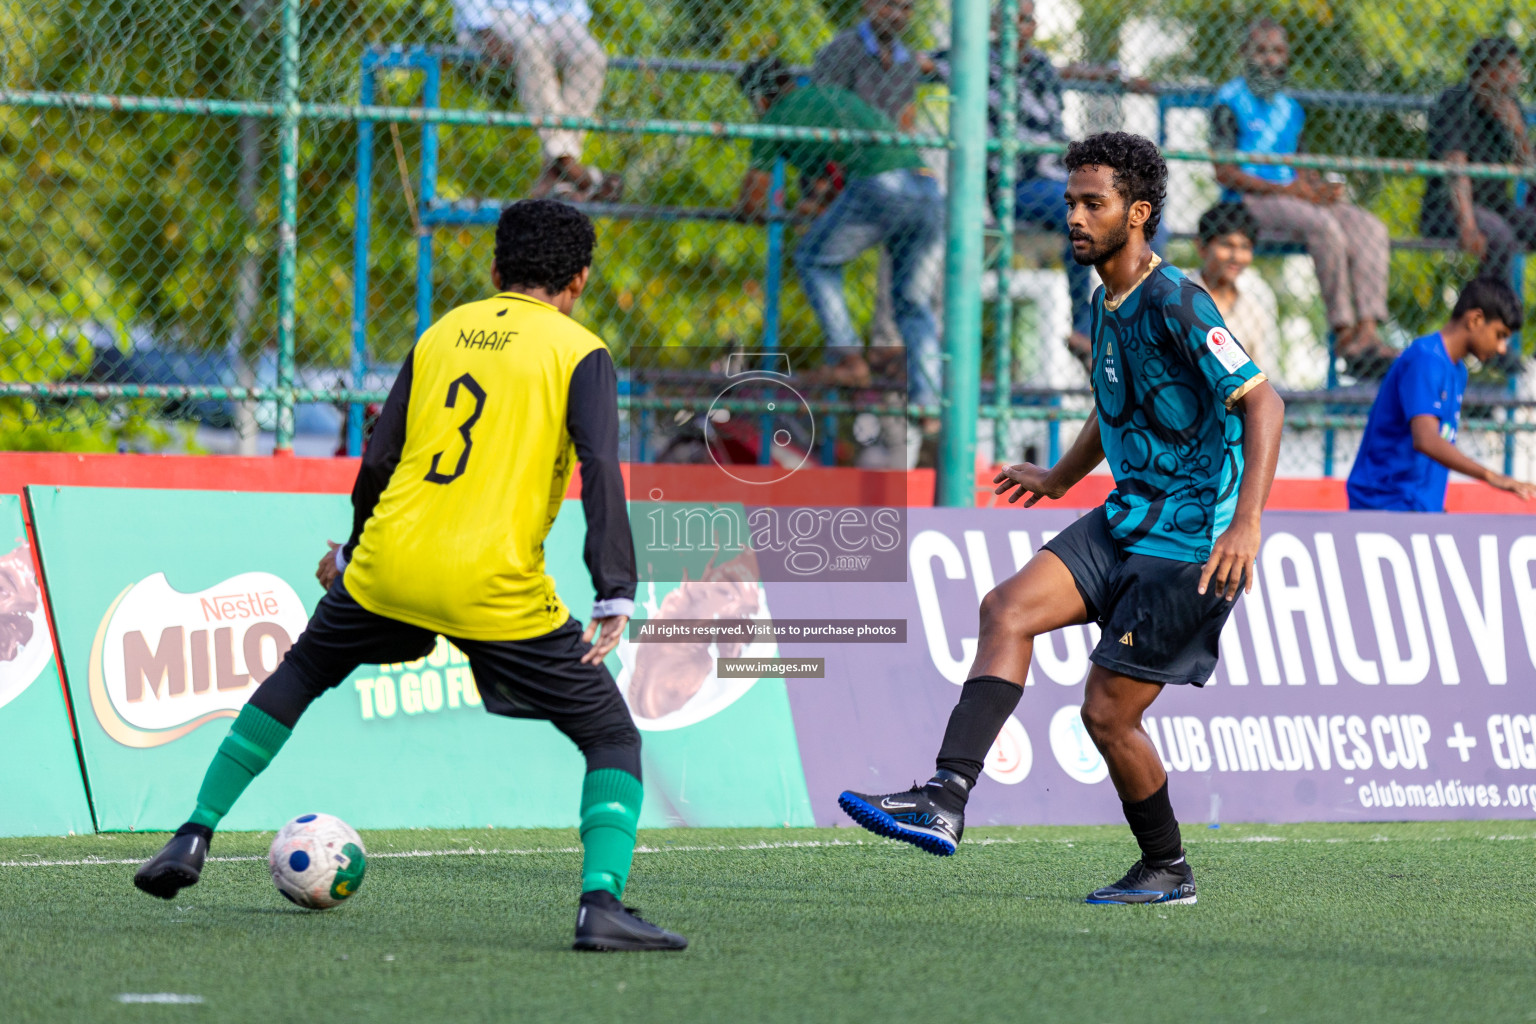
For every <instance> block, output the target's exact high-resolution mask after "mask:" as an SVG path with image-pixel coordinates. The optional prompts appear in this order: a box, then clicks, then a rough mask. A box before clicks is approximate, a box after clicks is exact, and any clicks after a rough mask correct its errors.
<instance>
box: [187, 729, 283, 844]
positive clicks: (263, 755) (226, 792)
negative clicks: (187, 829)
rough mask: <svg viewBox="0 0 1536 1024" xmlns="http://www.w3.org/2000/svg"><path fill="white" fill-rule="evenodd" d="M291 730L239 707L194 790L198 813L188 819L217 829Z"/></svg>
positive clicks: (280, 747) (268, 762) (194, 812)
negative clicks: (237, 714) (201, 779)
mask: <svg viewBox="0 0 1536 1024" xmlns="http://www.w3.org/2000/svg"><path fill="white" fill-rule="evenodd" d="M292 731H293V730H291V729H289V728H288V727H287V726H286V725H284V724H283V723H282V722H279V721H278V720H277V719H275V718H273V717H272V716H271V715H269V714H267V713H266V712H265V711H263V710H261V709H260V708H256V707H252V706H251V705H249V704H247V705H246V706H245V707H243V708H241V709H240V715H239V717H237V718H236V719H235V724H234V725H232V726H230V727H229V735H228V736H226V737H224V742H223V743H220V744H219V750H218V753H216V754H214V755H213V763H212V764H210V765H209V766H208V774H206V775H204V776H203V787H202V788H201V789H199V790H198V791H197V810H195V811H193V812H192V817H191V818H189V819H188V820H189V821H191V822H193V823H195V824H198V825H206V826H207V827H208V828H218V827H219V822H220V821H222V820H223V818H224V815H226V814H228V813H229V809H230V808H231V807H233V806H234V805H235V801H236V800H238V799H240V794H241V793H244V792H245V787H246V786H249V785H250V784H251V780H252V779H254V778H256V776H258V775H260V774H261V772H262V769H264V768H266V766H267V765H269V764H271V763H272V758H274V757H276V756H277V752H278V751H279V750H281V749H283V744H284V743H285V742H287V740H288V736H289V734H290V733H291V732H292Z"/></svg>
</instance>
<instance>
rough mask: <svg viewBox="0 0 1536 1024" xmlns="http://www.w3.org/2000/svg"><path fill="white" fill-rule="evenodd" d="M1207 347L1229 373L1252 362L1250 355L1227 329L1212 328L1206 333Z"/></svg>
mask: <svg viewBox="0 0 1536 1024" xmlns="http://www.w3.org/2000/svg"><path fill="white" fill-rule="evenodd" d="M1205 347H1206V348H1208V349H1210V350H1211V354H1212V355H1213V356H1215V357H1216V360H1217V362H1219V363H1221V365H1222V366H1223V367H1225V368H1226V370H1227V372H1228V373H1231V372H1232V371H1234V370H1237V369H1240V368H1241V367H1243V366H1245V365H1247V364H1248V363H1249V362H1250V360H1249V358H1248V353H1247V352H1244V351H1243V349H1242V346H1241V345H1239V344H1238V343H1237V340H1236V339H1235V338H1233V337H1232V334H1231V332H1229V331H1228V330H1227V329H1226V328H1225V327H1212V328H1211V329H1210V330H1209V331H1206V332H1205Z"/></svg>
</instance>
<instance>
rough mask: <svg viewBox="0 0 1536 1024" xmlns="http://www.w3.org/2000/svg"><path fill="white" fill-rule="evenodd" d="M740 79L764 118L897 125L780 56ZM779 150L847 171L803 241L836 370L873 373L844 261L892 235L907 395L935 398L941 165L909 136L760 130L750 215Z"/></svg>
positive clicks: (861, 126)
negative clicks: (822, 137)
mask: <svg viewBox="0 0 1536 1024" xmlns="http://www.w3.org/2000/svg"><path fill="white" fill-rule="evenodd" d="M737 82H738V84H740V86H741V89H742V91H743V92H744V93H745V94H746V96H747V98H748V100H750V101H751V102H752V104H753V105H754V106H755V107H756V108H757V110H758V111H759V113H760V114H761V120H762V123H763V124H773V125H784V126H789V127H796V128H846V129H853V130H860V131H887V132H894V131H897V130H898V129H897V126H896V124H895V122H893V121H892V120H891V119H890V118H889V117H886V116H885V115H884V114H882V113H880V111H878V110H876V109H874V108H873V107H871V106H870V105H869V104H867V103H865V102H864V101H863V100H861V99H859V98H858V97H857V96H855V95H854V94H853V93H851V92H848V91H847V90H846V89H839V88H835V87H832V86H821V85H800V86H797V85H796V84H795V82H794V78H793V76H792V75H791V74H790V73H789V71H788V69H786V68H785V67H784V64H783V63H782V62H781V61H780V60H779V59H778V58H777V57H764V58H762V59H760V60H755V61H753V62H752V63H750V64H748V65H747V66H746V68H744V69H743V70H742V72H741V75H740V76H739V77H738V79H737ZM781 157H782V158H783V159H784V161H785V162H786V163H787V164H789V165H791V166H793V167H795V168H797V169H799V170H801V171H804V170H806V169H807V168H820V167H824V166H826V165H827V164H828V163H834V164H837V165H838V166H839V167H841V168H843V170H844V173H845V175H846V180H845V184H844V187H843V190H842V192H841V193H840V194H839V195H838V196H837V198H836V199H834V200H833V201H832V204H831V205H830V206H828V207H827V208H826V211H825V212H824V213H821V214H820V215H819V216H818V217H817V218H816V220H815V221H813V222H812V223H811V224H810V226H809V227H808V228H807V229H806V231H805V234H804V237H803V238H802V239H801V241H800V244H799V246H798V247H797V248H796V250H795V268H796V270H797V271H798V272H799V274H800V283H801V285H802V286H803V287H804V289H805V295H806V299H807V301H809V302H810V305H811V309H812V310H813V311H814V312H815V313H816V317H817V319H818V320H819V321H820V323H821V328H822V331H823V334H824V344H825V346H826V361H827V364H828V367H829V368H830V372H829V373H828V375H827V376H828V379H830V380H833V381H835V382H837V383H841V384H848V385H860V384H864V383H867V382H868V381H869V379H870V373H869V364H868V363H867V362H866V361H865V359H864V356H863V351H862V345H861V344H860V341H859V337H858V335H857V334H855V333H854V329H853V321H852V319H851V318H850V317H849V314H848V302H847V299H846V297H845V296H844V295H843V267H844V266H845V265H846V264H848V263H850V262H851V261H852V260H853V259H854V258H856V257H857V256H858V255H859V254H860V253H862V252H864V251H866V250H868V249H872V248H874V247H875V246H877V245H884V246H885V247H886V248H887V250H888V251H889V252H890V254H891V290H892V299H893V303H894V306H895V315H896V326H897V328H898V330H899V331H900V333H901V337H902V342H903V344H904V345H905V347H906V351H907V382H908V385H907V386H908V396H909V399H910V400H911V401H913V402H917V403H919V404H933V403H936V402H937V401H938V398H939V390H940V389H939V379H940V365H941V364H940V358H939V335H938V321H937V319H936V318H935V315H934V304H935V303H934V300H935V296H936V294H937V290H938V284H939V279H940V276H941V274H942V269H943V256H944V204H943V202H942V198H941V192H940V190H939V183H938V181H937V180H936V179H935V178H934V176H933V173H932V172H931V171H929V170H928V169H927V168H925V167H924V166H923V164H922V159H921V158H920V157H919V156H918V154H917V151H916V150H914V149H912V148H910V147H906V146H881V145H871V144H860V143H848V142H822V141H801V140H779V139H754V140H753V142H752V156H751V167H750V169H749V170H748V171H747V175H746V178H745V179H744V180H743V181H742V184H741V198H740V201H739V204H738V206H739V209H740V211H741V213H742V214H743V215H744V216H747V217H759V216H761V215H762V213H763V211H764V210H765V209H766V207H767V202H768V190H769V187H770V184H771V171H772V168H773V165H774V162H775V161H776V160H778V159H779V158H781ZM925 426H932V424H926V425H925Z"/></svg>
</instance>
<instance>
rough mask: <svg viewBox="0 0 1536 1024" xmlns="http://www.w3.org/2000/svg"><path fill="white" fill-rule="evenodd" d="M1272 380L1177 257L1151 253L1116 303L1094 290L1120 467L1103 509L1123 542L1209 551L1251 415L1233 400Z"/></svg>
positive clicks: (1112, 451)
mask: <svg viewBox="0 0 1536 1024" xmlns="http://www.w3.org/2000/svg"><path fill="white" fill-rule="evenodd" d="M1154 259H1155V257H1154ZM1264 380H1265V376H1264V374H1263V373H1262V372H1261V371H1260V370H1259V368H1258V367H1257V366H1255V365H1254V363H1253V360H1251V359H1249V358H1248V354H1247V353H1246V352H1245V351H1243V348H1242V345H1241V344H1240V343H1239V342H1238V341H1237V340H1236V339H1234V338H1233V337H1232V333H1231V332H1230V331H1228V330H1227V325H1226V324H1225V323H1224V322H1223V321H1222V319H1221V314H1220V313H1219V312H1217V310H1216V303H1215V302H1214V301H1213V300H1212V299H1211V297H1210V295H1208V294H1207V293H1206V291H1205V289H1203V288H1201V287H1200V286H1199V285H1197V284H1195V283H1194V282H1193V281H1191V280H1190V279H1189V278H1187V277H1185V276H1184V274H1183V273H1182V272H1181V271H1180V270H1179V269H1178V268H1177V267H1173V266H1169V265H1167V264H1156V265H1154V267H1153V269H1152V273H1151V274H1150V275H1149V276H1148V277H1147V279H1146V280H1145V281H1143V282H1142V283H1141V284H1140V285H1139V286H1137V287H1136V288H1135V289H1134V290H1132V291H1131V293H1130V294H1129V295H1126V296H1124V297H1123V299H1122V301H1120V302H1118V303H1116V302H1112V301H1106V300H1105V297H1104V289H1103V288H1102V287H1100V288H1099V289H1098V291H1097V292H1095V293H1094V296H1093V381H1092V386H1093V394H1094V399H1095V405H1096V406H1097V408H1098V416H1099V425H1100V428H1101V429H1100V431H1099V435H1100V437H1101V438H1102V439H1103V444H1104V458H1105V461H1106V462H1107V463H1108V465H1109V469H1110V472H1112V473H1113V474H1114V476H1115V490H1114V492H1113V493H1111V494H1110V496H1109V499H1108V500H1107V501H1106V502H1105V512H1106V514H1107V517H1108V519H1109V527H1110V532H1111V534H1113V536H1114V538H1115V539H1116V540H1117V541H1119V542H1120V545H1121V546H1122V547H1123V548H1124V549H1125V550H1127V551H1133V552H1135V553H1137V554H1141V555H1156V556H1158V557H1160V558H1173V559H1177V560H1179V561H1182V562H1204V561H1205V560H1206V559H1207V558H1209V557H1210V556H1211V545H1212V543H1214V541H1215V538H1217V537H1219V536H1221V534H1222V533H1224V532H1225V531H1226V529H1227V527H1228V526H1229V525H1230V524H1231V522H1232V512H1233V509H1235V508H1236V507H1237V485H1238V482H1239V481H1240V480H1241V479H1242V475H1243V420H1242V417H1240V416H1234V415H1232V412H1231V410H1232V407H1233V406H1234V405H1236V404H1237V402H1238V401H1239V400H1241V399H1242V397H1243V396H1244V395H1246V394H1247V393H1248V392H1249V391H1251V390H1252V389H1253V388H1254V387H1256V386H1258V385H1259V384H1260V383H1262V382H1263V381H1264Z"/></svg>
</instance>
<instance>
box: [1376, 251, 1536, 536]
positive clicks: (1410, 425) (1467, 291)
mask: <svg viewBox="0 0 1536 1024" xmlns="http://www.w3.org/2000/svg"><path fill="white" fill-rule="evenodd" d="M1520 321H1521V313H1520V300H1519V299H1517V298H1516V297H1515V293H1514V291H1513V290H1512V289H1511V288H1510V287H1509V285H1507V284H1505V283H1504V282H1503V281H1499V280H1495V279H1493V278H1487V277H1482V278H1477V279H1475V280H1473V281H1472V283H1471V284H1469V285H1467V286H1466V287H1465V288H1463V289H1462V291H1461V295H1460V296H1459V297H1458V298H1457V299H1456V308H1455V309H1453V310H1452V311H1451V321H1450V323H1448V324H1446V325H1445V326H1444V327H1442V328H1440V330H1438V331H1436V332H1435V333H1434V334H1429V335H1426V336H1424V337H1422V338H1418V339H1416V340H1415V341H1414V342H1413V344H1412V345H1409V346H1408V348H1407V349H1405V350H1404V351H1403V355H1402V358H1400V359H1398V360H1397V362H1396V363H1394V364H1393V366H1392V368H1391V369H1390V370H1388V371H1387V377H1386V379H1385V380H1383V381H1382V382H1381V390H1380V391H1379V392H1377V394H1376V402H1375V404H1373V405H1372V406H1371V415H1370V418H1369V419H1368V420H1367V421H1366V424H1365V434H1364V436H1363V437H1362V438H1361V439H1360V451H1359V453H1358V454H1357V455H1356V456H1355V465H1354V468H1353V469H1351V470H1350V471H1349V484H1348V491H1349V507H1350V508H1352V509H1378V510H1383V511H1393V512H1443V511H1445V485H1446V480H1447V478H1448V477H1449V475H1450V471H1451V470H1453V469H1454V470H1455V471H1456V472H1458V473H1463V474H1465V475H1467V476H1470V477H1471V478H1472V479H1474V480H1481V481H1483V482H1484V483H1487V484H1490V485H1491V486H1493V487H1497V488H1498V489H1499V490H1501V491H1510V492H1511V493H1513V494H1516V495H1519V496H1520V497H1521V498H1524V499H1525V500H1527V501H1529V500H1530V499H1531V498H1532V497H1536V486H1532V485H1531V484H1528V483H1522V482H1521V481H1519V480H1515V479H1513V478H1511V477H1507V476H1505V475H1504V474H1502V473H1495V472H1494V471H1493V470H1491V469H1488V468H1486V467H1484V466H1481V465H1479V464H1478V463H1477V462H1475V461H1473V460H1472V459H1470V458H1468V457H1467V456H1465V455H1463V454H1462V453H1461V452H1459V451H1457V450H1456V429H1457V427H1458V425H1459V423H1460V420H1461V397H1462V394H1463V393H1464V392H1465V391H1466V388H1467V367H1466V364H1465V360H1466V357H1467V356H1469V355H1471V356H1476V357H1477V359H1478V361H1479V362H1482V363H1488V362H1490V361H1492V360H1494V359H1496V358H1498V357H1499V356H1501V355H1503V354H1504V353H1505V351H1507V349H1508V348H1509V336H1510V335H1511V334H1512V333H1514V332H1515V331H1518V330H1519V329H1520Z"/></svg>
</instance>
